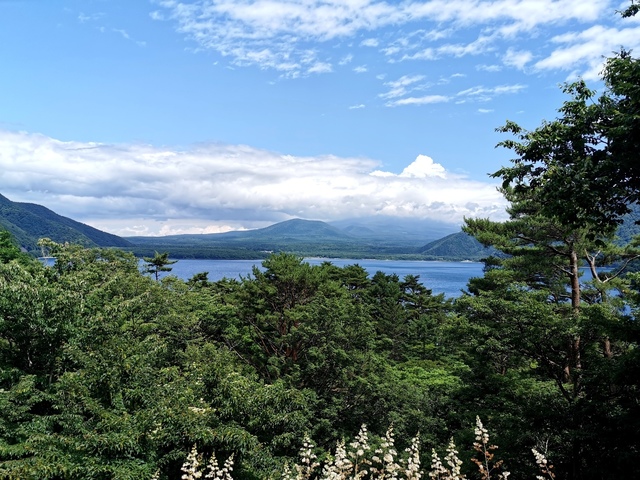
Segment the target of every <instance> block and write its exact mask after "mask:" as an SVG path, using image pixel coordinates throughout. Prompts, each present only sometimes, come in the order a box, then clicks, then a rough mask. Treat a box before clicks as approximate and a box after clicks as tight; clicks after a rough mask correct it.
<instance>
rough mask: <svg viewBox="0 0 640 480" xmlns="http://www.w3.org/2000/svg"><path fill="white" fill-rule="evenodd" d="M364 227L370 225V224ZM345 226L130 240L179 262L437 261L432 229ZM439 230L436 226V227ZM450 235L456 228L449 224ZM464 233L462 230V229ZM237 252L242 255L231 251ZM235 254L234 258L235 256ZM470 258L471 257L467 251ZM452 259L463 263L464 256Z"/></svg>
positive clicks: (282, 226) (296, 225)
mask: <svg viewBox="0 0 640 480" xmlns="http://www.w3.org/2000/svg"><path fill="white" fill-rule="evenodd" d="M363 223H368V222H367V221H366V220H364V221H363ZM368 225H371V227H369V226H366V225H364V224H361V225H358V224H353V223H351V224H344V225H343V224H340V223H339V222H332V223H326V222H321V221H316V220H303V219H293V220H287V221H285V222H280V223H276V224H274V225H271V226H269V227H265V228H260V229H256V230H247V231H234V232H227V233H215V234H199V235H170V236H164V237H127V239H128V240H129V241H131V242H132V243H133V244H135V247H134V248H133V251H134V252H135V253H136V255H145V256H148V255H150V254H152V253H153V251H154V250H157V251H169V252H170V253H171V255H172V256H174V257H175V258H180V257H183V258H184V257H191V258H229V257H228V255H230V254H231V255H237V258H248V256H250V255H251V252H253V255H254V257H253V258H256V257H259V256H262V255H264V254H265V253H266V252H279V251H286V252H291V253H295V254H298V255H302V256H326V257H343V258H392V257H393V258H411V259H422V260H425V259H435V258H441V257H442V256H441V255H438V256H437V257H436V256H435V255H434V254H432V253H430V252H429V253H427V254H422V253H420V252H418V249H419V247H421V246H423V245H424V241H425V238H426V239H428V238H429V237H430V236H431V235H435V234H433V233H431V235H429V234H425V230H426V228H427V225H425V223H421V222H419V221H418V225H413V226H411V225H410V222H406V220H402V219H400V220H399V221H398V222H397V223H395V224H394V223H393V222H392V221H391V219H388V218H387V219H384V222H381V223H378V224H376V223H375V222H369V223H368ZM431 227H433V225H431ZM446 228H447V231H448V232H451V230H454V231H455V230H456V227H453V226H451V225H447V227H446ZM458 230H459V228H458ZM231 250H233V251H235V252H236V253H233V252H231ZM230 252H231V253H230ZM465 253H466V252H465ZM448 257H451V259H456V260H458V259H459V260H463V259H466V258H468V257H467V256H462V257H460V258H454V257H455V255H448Z"/></svg>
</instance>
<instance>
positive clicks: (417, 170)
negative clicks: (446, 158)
mask: <svg viewBox="0 0 640 480" xmlns="http://www.w3.org/2000/svg"><path fill="white" fill-rule="evenodd" d="M400 176H401V177H415V178H426V177H440V178H447V174H446V170H445V168H444V167H443V166H442V165H440V164H439V163H435V162H434V161H433V159H432V158H431V157H428V156H426V155H418V157H417V158H416V159H415V160H414V161H413V163H412V164H411V165H409V166H408V167H407V168H405V169H404V170H403V171H402V173H401V174H400Z"/></svg>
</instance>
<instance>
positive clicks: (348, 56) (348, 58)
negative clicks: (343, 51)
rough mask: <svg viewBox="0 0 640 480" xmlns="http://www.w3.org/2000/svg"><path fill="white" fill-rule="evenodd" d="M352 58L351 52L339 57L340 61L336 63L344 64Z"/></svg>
mask: <svg viewBox="0 0 640 480" xmlns="http://www.w3.org/2000/svg"><path fill="white" fill-rule="evenodd" d="M352 60H353V55H352V54H348V55H345V56H344V57H342V58H341V59H340V61H339V62H338V65H346V64H348V63H351V61H352Z"/></svg>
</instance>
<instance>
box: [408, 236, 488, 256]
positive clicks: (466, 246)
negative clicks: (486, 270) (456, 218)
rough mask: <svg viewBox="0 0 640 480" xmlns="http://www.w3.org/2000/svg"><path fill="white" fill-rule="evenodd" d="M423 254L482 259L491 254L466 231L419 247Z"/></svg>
mask: <svg viewBox="0 0 640 480" xmlns="http://www.w3.org/2000/svg"><path fill="white" fill-rule="evenodd" d="M419 252H420V253H421V254H422V255H428V256H432V257H440V258H442V259H443V260H449V259H463V260H480V259H481V258H484V257H487V256H488V255H489V254H490V250H489V249H488V248H485V247H484V246H482V244H481V243H480V242H478V241H477V240H476V239H475V238H473V237H472V236H470V235H467V234H466V233H464V232H458V233H453V234H451V235H447V236H446V237H444V238H441V239H439V240H435V241H433V242H430V243H427V244H426V245H425V246H423V247H422V248H420V249H419Z"/></svg>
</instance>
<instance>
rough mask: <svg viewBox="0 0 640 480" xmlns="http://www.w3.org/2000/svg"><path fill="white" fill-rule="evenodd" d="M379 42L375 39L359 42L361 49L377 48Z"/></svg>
mask: <svg viewBox="0 0 640 480" xmlns="http://www.w3.org/2000/svg"><path fill="white" fill-rule="evenodd" d="M379 43H380V42H379V41H378V39H377V38H367V39H366V40H363V41H362V42H360V45H361V46H363V47H377V46H378V45H379Z"/></svg>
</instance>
